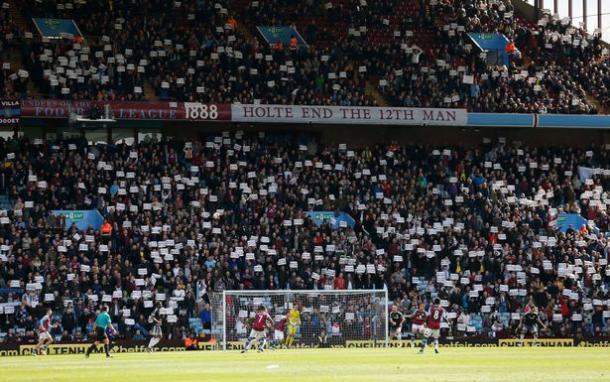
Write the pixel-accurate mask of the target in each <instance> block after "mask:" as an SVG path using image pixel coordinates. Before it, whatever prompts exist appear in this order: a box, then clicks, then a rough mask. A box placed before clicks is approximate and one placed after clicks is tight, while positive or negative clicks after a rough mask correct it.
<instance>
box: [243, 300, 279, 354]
mask: <svg viewBox="0 0 610 382" xmlns="http://www.w3.org/2000/svg"><path fill="white" fill-rule="evenodd" d="M251 326H252V329H251V330H250V337H248V341H246V345H245V346H244V350H242V351H241V352H242V353H245V352H247V351H248V350H250V347H251V346H252V344H253V343H254V342H255V341H256V342H258V343H259V346H258V352H259V353H262V352H263V351H265V344H267V328H268V327H269V328H272V327H273V319H271V316H269V313H267V308H265V307H264V306H262V305H261V306H259V307H258V309H257V310H256V315H255V316H254V320H253V321H252V325H251Z"/></svg>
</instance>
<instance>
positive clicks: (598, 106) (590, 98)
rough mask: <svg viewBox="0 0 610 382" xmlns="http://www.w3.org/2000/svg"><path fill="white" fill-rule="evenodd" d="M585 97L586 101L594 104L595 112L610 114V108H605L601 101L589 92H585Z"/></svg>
mask: <svg viewBox="0 0 610 382" xmlns="http://www.w3.org/2000/svg"><path fill="white" fill-rule="evenodd" d="M585 98H586V100H587V102H588V103H589V104H591V105H593V106H595V108H596V109H597V112H598V113H599V114H610V110H608V109H606V108H605V107H604V106H603V105H602V104H601V103H599V101H598V100H597V99H596V98H595V97H593V96H592V95H590V94H586V95H585Z"/></svg>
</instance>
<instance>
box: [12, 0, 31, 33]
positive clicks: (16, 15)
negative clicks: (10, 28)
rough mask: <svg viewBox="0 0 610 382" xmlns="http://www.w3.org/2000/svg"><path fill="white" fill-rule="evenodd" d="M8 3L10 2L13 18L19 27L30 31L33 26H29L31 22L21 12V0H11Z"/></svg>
mask: <svg viewBox="0 0 610 382" xmlns="http://www.w3.org/2000/svg"><path fill="white" fill-rule="evenodd" d="M8 4H9V10H10V13H11V18H12V19H13V22H14V23H15V24H17V26H18V27H19V29H20V30H22V31H30V30H31V28H30V27H29V23H28V22H27V21H26V19H25V18H24V17H23V14H22V12H21V5H20V1H19V0H9V1H8Z"/></svg>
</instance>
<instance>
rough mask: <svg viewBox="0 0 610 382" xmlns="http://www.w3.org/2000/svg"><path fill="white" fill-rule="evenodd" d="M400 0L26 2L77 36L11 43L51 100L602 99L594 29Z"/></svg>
mask: <svg viewBox="0 0 610 382" xmlns="http://www.w3.org/2000/svg"><path fill="white" fill-rule="evenodd" d="M403 3H404V2H400V1H396V0H386V1H382V2H379V3H378V4H376V5H375V6H371V5H369V4H367V2H366V1H331V2H326V1H318V0H309V1H292V0H275V1H270V2H269V1H265V2H260V1H234V2H229V1H216V2H208V1H195V0H187V1H180V2H170V1H161V0H153V1H143V0H137V1H131V0H129V1H128V0H115V1H109V2H104V1H100V2H92V1H78V2H56V1H36V0H28V1H24V2H23V4H22V5H21V11H22V12H23V13H24V15H26V17H27V18H30V17H34V16H38V17H64V18H74V19H75V21H76V22H77V24H78V25H79V27H80V28H81V31H82V32H83V34H84V35H85V36H86V37H87V38H86V40H85V41H83V42H76V43H75V42H73V41H70V40H65V41H62V42H57V41H42V40H40V39H36V40H35V41H30V42H29V43H28V44H26V45H25V46H23V47H22V53H23V55H24V64H25V69H27V70H28V71H29V72H30V73H31V76H32V78H33V80H34V81H35V83H36V84H37V85H38V88H39V89H40V92H41V93H42V94H44V95H46V96H51V97H54V98H64V99H117V100H121V99H124V100H141V99H144V98H145V93H146V96H149V97H155V98H160V99H170V100H177V101H200V102H209V103H219V102H227V103H231V102H241V103H254V102H262V103H278V104H286V103H288V104H333V105H343V106H353V105H375V104H376V103H377V101H376V98H375V97H374V96H373V95H372V94H371V91H370V90H369V91H367V90H366V87H367V83H368V84H370V85H371V86H372V87H378V90H379V93H380V94H381V95H382V96H383V97H384V98H385V101H386V102H388V103H389V104H391V105H395V106H428V107H465V108H468V109H469V110H471V111H479V112H538V113H587V114H592V113H597V108H596V106H595V105H593V104H591V103H590V102H589V101H588V100H587V93H588V95H590V96H592V97H594V98H596V99H597V100H598V101H599V103H600V104H601V105H602V106H603V107H606V106H608V76H607V73H608V70H609V69H608V52H607V49H606V50H604V49H603V45H602V43H601V41H600V38H599V33H596V34H592V35H591V34H586V33H585V32H584V31H583V30H582V29H578V28H574V27H572V26H570V24H569V23H565V21H564V20H559V19H558V18H557V17H551V16H549V15H545V14H543V15H542V16H541V19H540V20H539V21H538V24H536V25H533V24H530V23H527V22H524V21H522V20H521V19H520V18H519V17H518V15H516V13H515V12H516V11H515V9H514V8H513V6H512V4H511V1H509V0H502V1H495V0H494V1H489V0H485V1H476V2H475V1H471V0H420V1H417V2H413V3H409V4H406V5H405V4H403ZM91 15H93V16H91ZM258 25H290V26H295V27H296V28H297V30H299V31H300V32H301V34H302V35H303V36H304V38H305V40H306V41H307V43H308V46H307V47H299V48H298V49H291V48H290V47H288V46H283V47H281V48H278V47H276V46H270V45H269V44H267V43H266V42H264V40H263V39H262V38H261V37H260V36H258V35H259V33H258V31H257V30H256V26H258ZM469 32H500V33H503V34H504V35H505V36H506V37H507V38H508V39H509V40H510V41H511V43H514V45H515V49H514V51H512V52H511V54H510V63H509V65H503V64H499V65H493V64H490V62H489V57H487V56H486V55H485V54H482V52H481V51H480V50H479V49H478V48H476V47H475V46H474V44H473V42H472V41H471V40H470V38H469V37H468V36H467V33H469ZM426 36H428V37H426ZM430 39H431V40H430ZM4 77H5V76H3V82H4V83H7V82H10V81H7V80H6V79H4ZM14 79H15V78H14V77H13V80H14ZM147 84H149V85H150V87H151V89H152V90H151V91H148V92H146V85H147ZM153 91H154V95H153V94H152V92H153ZM18 92H19V91H18ZM19 93H21V94H22V95H24V94H25V91H23V92H19Z"/></svg>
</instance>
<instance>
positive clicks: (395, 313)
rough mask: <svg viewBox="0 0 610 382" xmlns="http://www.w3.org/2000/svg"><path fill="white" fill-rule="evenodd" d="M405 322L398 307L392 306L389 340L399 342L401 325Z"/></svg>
mask: <svg viewBox="0 0 610 382" xmlns="http://www.w3.org/2000/svg"><path fill="white" fill-rule="evenodd" d="M404 322H405V317H404V316H403V314H402V313H401V312H400V311H399V310H398V305H396V304H394V305H392V311H391V312H390V338H392V339H393V340H400V339H401V338H402V324H403V323H404Z"/></svg>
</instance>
